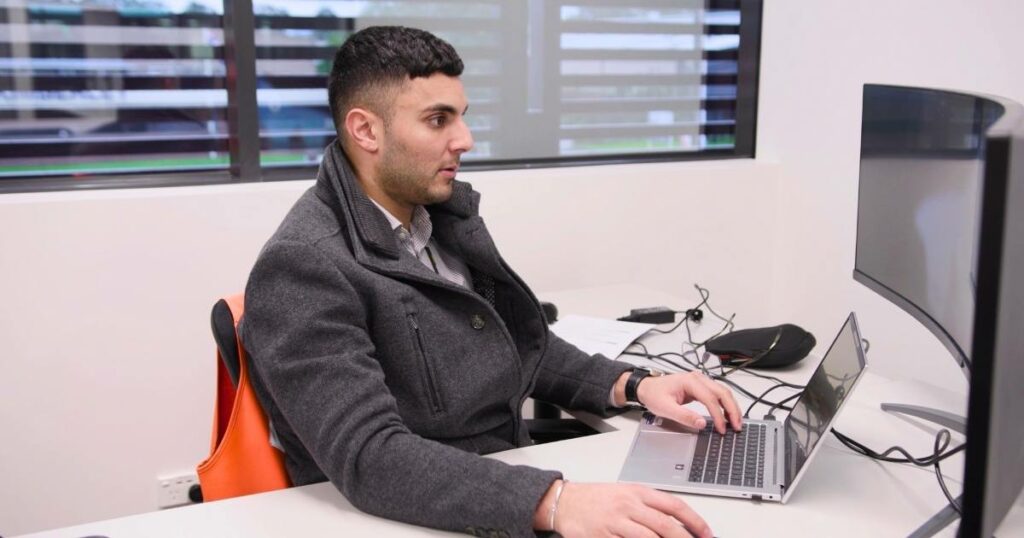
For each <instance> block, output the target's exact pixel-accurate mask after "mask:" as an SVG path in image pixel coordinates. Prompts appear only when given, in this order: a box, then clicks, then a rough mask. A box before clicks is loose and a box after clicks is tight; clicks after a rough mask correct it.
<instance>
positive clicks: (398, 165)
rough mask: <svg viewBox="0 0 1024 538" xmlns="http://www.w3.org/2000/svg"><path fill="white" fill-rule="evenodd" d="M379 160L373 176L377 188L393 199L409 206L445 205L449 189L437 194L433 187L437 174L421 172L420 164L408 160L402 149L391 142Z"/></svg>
mask: <svg viewBox="0 0 1024 538" xmlns="http://www.w3.org/2000/svg"><path fill="white" fill-rule="evenodd" d="M393 144H394V145H393V146H392V147H390V148H389V149H388V150H387V152H386V153H385V154H384V158H383V159H382V160H381V164H380V169H379V171H378V175H377V177H378V178H379V180H380V186H381V188H382V189H383V190H384V192H385V193H387V195H388V196H390V197H391V198H392V199H393V200H395V201H397V202H403V203H407V204H411V205H431V204H438V203H441V202H447V201H448V199H449V198H451V196H452V189H451V186H450V185H448V188H446V189H443V191H439V190H438V189H436V188H435V189H431V187H434V186H436V185H437V184H436V183H435V178H436V177H437V171H436V170H435V171H434V173H433V174H431V173H430V172H429V171H427V170H421V168H422V167H420V166H418V165H419V164H420V163H417V162H415V161H414V160H413V159H410V158H409V157H408V156H409V152H408V151H407V150H406V148H405V146H404V145H402V144H401V143H398V142H393Z"/></svg>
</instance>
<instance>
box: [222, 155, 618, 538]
mask: <svg viewBox="0 0 1024 538" xmlns="http://www.w3.org/2000/svg"><path fill="white" fill-rule="evenodd" d="M478 204H479V194H478V193H476V192H475V191H473V190H472V188H471V187H470V185H469V184H467V183H462V182H455V185H454V193H453V195H452V197H451V199H450V200H449V201H447V202H445V203H443V204H438V205H435V206H430V207H428V208H427V210H428V211H429V212H430V215H431V219H432V222H433V225H434V237H435V238H436V239H437V241H438V242H440V243H441V244H442V245H443V246H444V247H445V248H446V249H447V251H448V252H451V253H453V254H454V255H456V256H459V257H460V258H461V259H462V260H463V261H465V263H466V264H467V265H468V266H469V268H470V270H471V272H472V276H473V281H474V286H475V287H476V289H475V290H468V289H465V288H462V287H459V286H457V285H455V284H452V283H451V282H449V281H447V280H445V279H444V278H443V277H440V276H439V275H437V274H435V273H434V272H433V271H431V270H429V269H428V268H426V267H425V266H424V265H423V264H422V263H420V262H419V261H418V260H416V259H415V258H414V257H413V256H412V255H411V254H409V253H408V252H407V251H406V250H405V249H403V248H401V247H400V246H399V244H398V242H397V241H396V239H395V237H394V235H393V230H391V229H390V227H389V225H388V222H387V220H386V219H385V218H384V216H383V215H382V214H381V213H380V211H379V210H378V209H377V208H376V207H375V206H374V205H373V203H372V202H371V201H370V199H369V198H368V197H367V196H366V195H365V194H364V193H363V191H362V189H361V188H360V187H359V185H358V182H357V180H356V178H355V176H354V173H353V171H352V169H351V167H350V165H349V163H348V161H347V159H346V157H345V155H344V153H343V152H342V150H341V149H340V145H339V144H338V143H332V144H331V146H329V148H328V151H327V153H326V155H325V156H324V161H323V164H322V165H321V169H320V173H319V175H318V178H317V183H316V185H315V186H314V187H312V188H311V189H310V190H309V191H307V192H306V193H305V194H304V195H303V196H302V197H301V198H300V199H299V200H298V202H297V203H296V204H295V206H294V207H293V208H292V210H291V211H290V213H289V214H288V216H287V217H286V218H285V220H284V222H283V223H282V224H281V226H280V228H279V229H278V230H277V231H276V232H275V234H274V235H273V237H272V238H271V239H270V241H269V242H268V243H267V244H266V246H265V247H264V248H263V250H262V252H261V253H260V255H259V258H258V259H257V261H256V264H255V266H254V267H253V270H252V273H251V275H250V277H249V282H248V285H247V286H246V290H245V314H244V316H243V319H242V322H241V325H240V334H241V338H242V342H243V344H244V346H245V348H246V350H248V352H249V356H250V361H251V363H252V364H253V365H254V368H253V370H254V371H253V385H254V388H255V390H256V393H257V396H258V397H259V400H260V402H261V403H262V405H263V407H264V409H265V410H266V411H267V413H268V415H269V417H270V419H271V422H272V424H273V425H274V428H275V430H276V432H277V435H278V438H279V440H280V442H281V444H282V446H283V447H284V449H285V454H286V465H287V469H288V473H289V475H290V477H291V479H292V481H293V483H294V484H295V485H302V484H308V483H312V482H319V481H323V480H324V479H328V480H330V481H331V482H333V483H334V485H335V486H336V487H337V488H338V489H339V490H340V491H341V492H342V494H344V495H345V497H346V498H347V499H348V500H349V501H350V502H351V503H352V504H353V505H355V506H356V507H358V508H359V509H361V510H363V511H366V512H369V513H372V514H376V515H379V516H383V517H386V518H390V519H395V520H400V521H405V522H409V523H413V524H417V525H424V526H429V527H436V528H440V529H446V530H453V531H459V532H467V533H470V534H477V535H487V536H490V535H494V536H503V535H504V536H532V535H534V532H533V531H532V529H531V527H532V521H533V513H534V510H535V509H536V507H537V504H538V502H539V501H540V498H541V497H542V496H543V494H544V492H545V491H546V490H547V488H548V487H549V486H550V484H551V482H553V481H554V480H555V479H556V478H558V477H560V474H559V473H558V472H556V471H550V470H541V469H535V468H531V467H524V466H512V465H508V464H505V463H501V462H498V461H495V460H492V459H488V458H481V457H479V454H487V453H492V452H496V451H500V450H506V449H511V448H515V447H520V446H524V445H529V444H530V443H531V441H530V439H529V436H528V435H527V431H526V427H525V425H524V423H523V419H522V414H521V409H522V405H523V401H524V400H525V399H526V397H527V396H531V395H532V396H533V397H535V398H537V399H539V400H544V401H548V402H552V403H555V404H558V405H561V406H564V407H567V408H572V409H584V410H589V411H592V412H596V413H603V412H605V411H606V410H607V409H606V406H607V403H608V394H609V391H610V390H611V387H612V385H613V383H614V381H615V379H616V378H617V377H618V376H619V375H620V374H621V373H622V372H623V371H625V370H627V369H628V365H625V364H620V363H615V362H612V361H609V360H607V359H604V358H602V357H591V356H588V355H586V354H584V353H583V352H581V351H580V350H578V349H577V348H575V347H574V346H572V345H570V344H568V343H566V342H565V341H563V340H561V339H560V338H558V337H556V336H555V335H553V334H551V333H550V332H549V331H548V329H547V325H546V324H545V321H544V318H543V314H542V312H541V309H540V306H539V304H538V302H537V299H536V298H535V297H534V295H533V293H532V292H531V291H530V290H529V288H527V286H526V284H524V283H523V281H522V280H521V279H520V278H519V277H518V276H516V274H515V273H514V272H513V271H512V270H511V269H510V268H509V266H508V265H507V264H506V263H505V262H504V260H502V258H501V256H500V255H499V254H498V251H497V249H496V248H495V246H494V243H493V241H492V240H491V236H490V234H489V233H488V232H487V228H486V227H485V226H484V222H483V220H482V219H481V218H480V216H479V215H478V214H477V211H478Z"/></svg>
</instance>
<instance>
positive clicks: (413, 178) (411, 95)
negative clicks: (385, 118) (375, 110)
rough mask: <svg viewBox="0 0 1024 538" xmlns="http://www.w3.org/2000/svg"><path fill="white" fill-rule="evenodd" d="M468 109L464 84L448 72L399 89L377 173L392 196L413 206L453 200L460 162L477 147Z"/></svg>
mask: <svg viewBox="0 0 1024 538" xmlns="http://www.w3.org/2000/svg"><path fill="white" fill-rule="evenodd" d="M467 108H468V105H467V103H466V94H465V92H464V91H463V89H462V82H461V81H460V80H459V79H458V78H455V77H449V76H447V75H444V74H442V73H435V74H434V75H431V76H430V77H418V78H414V79H412V80H411V81H408V82H407V83H406V84H405V85H404V86H403V87H402V88H401V89H400V90H399V91H398V94H397V96H396V97H395V101H394V104H393V106H392V110H391V119H390V121H389V122H388V124H387V126H386V127H385V130H384V136H383V137H382V142H381V160H380V163H379V167H378V170H377V177H378V179H379V182H380V187H381V189H382V190H383V191H384V193H385V194H387V196H388V197H390V198H391V199H392V200H394V201H395V202H397V203H399V204H402V205H407V206H415V205H428V204H434V203H439V202H444V201H446V200H448V199H449V198H450V197H451V195H452V181H453V180H454V179H455V174H456V173H457V172H458V170H459V159H460V158H461V156H462V154H463V153H465V152H467V151H469V150H470V148H472V147H473V135H472V134H470V132H469V127H467V126H466V123H465V122H464V121H463V119H462V116H463V114H465V112H466V109H467Z"/></svg>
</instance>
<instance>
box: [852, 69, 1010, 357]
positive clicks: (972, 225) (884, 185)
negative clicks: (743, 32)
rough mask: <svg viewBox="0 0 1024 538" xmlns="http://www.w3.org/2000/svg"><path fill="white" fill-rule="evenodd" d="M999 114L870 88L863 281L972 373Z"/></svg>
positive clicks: (970, 104)
mask: <svg viewBox="0 0 1024 538" xmlns="http://www.w3.org/2000/svg"><path fill="white" fill-rule="evenodd" d="M1001 112H1002V110H1001V107H1000V106H999V105H997V104H996V103H994V102H992V101H989V100H987V99H983V98H979V97H974V96H970V95H964V94H958V93H951V92H944V91H937V90H929V89H921V88H904V87H894V86H880V85H865V87H864V110H863V123H862V127H861V159H860V192H859V203H858V214H857V254H856V262H855V267H854V277H855V278H856V279H857V280H859V281H861V282H863V283H864V284H866V285H868V287H870V288H872V289H874V290H875V291H877V292H879V293H881V294H882V295H883V296H885V297H886V298H888V299H889V300H891V301H893V302H894V303H896V304H897V305H899V306H900V307H901V308H903V309H904V310H906V311H907V312H909V313H910V314H911V315H913V316H914V317H915V318H917V319H918V320H919V321H920V322H922V323H923V324H924V325H925V326H926V327H928V328H929V329H930V330H931V331H932V332H933V333H935V335H936V336H937V337H938V338H939V340H940V341H942V343H943V344H944V345H945V346H946V347H947V348H948V349H949V350H950V353H951V354H952V355H953V357H954V359H956V360H957V361H958V362H959V363H960V365H961V366H962V367H965V368H966V367H967V366H969V360H970V355H969V353H970V349H971V333H972V327H973V323H974V303H975V292H976V289H975V288H976V285H977V275H976V270H975V266H976V264H977V241H978V231H979V228H978V227H979V220H978V219H979V215H980V212H979V207H980V205H979V204H980V195H981V187H982V173H983V158H984V141H985V131H986V129H987V128H988V127H989V126H990V125H991V124H992V123H993V121H995V119H997V118H998V117H999V115H1000V114H1001Z"/></svg>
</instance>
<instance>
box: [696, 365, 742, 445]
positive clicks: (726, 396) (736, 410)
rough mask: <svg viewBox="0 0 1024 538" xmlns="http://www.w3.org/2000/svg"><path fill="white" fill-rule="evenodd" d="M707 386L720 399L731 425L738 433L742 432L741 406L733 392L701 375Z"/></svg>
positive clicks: (719, 401)
mask: <svg viewBox="0 0 1024 538" xmlns="http://www.w3.org/2000/svg"><path fill="white" fill-rule="evenodd" d="M701 377H702V378H703V380H704V381H705V382H706V383H705V384H706V385H707V386H708V387H709V390H710V391H712V392H713V393H714V394H715V396H717V397H718V403H719V405H720V406H721V407H722V408H723V409H725V414H726V415H727V416H728V417H729V424H730V425H731V426H732V428H733V429H734V430H736V431H740V429H742V428H743V414H742V413H740V406H739V405H738V404H737V403H736V398H735V397H734V396H733V394H732V391H731V390H729V389H728V388H726V387H725V385H722V384H721V383H716V382H715V381H713V380H711V379H708V378H707V376H704V375H703V374H702V375H701Z"/></svg>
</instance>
